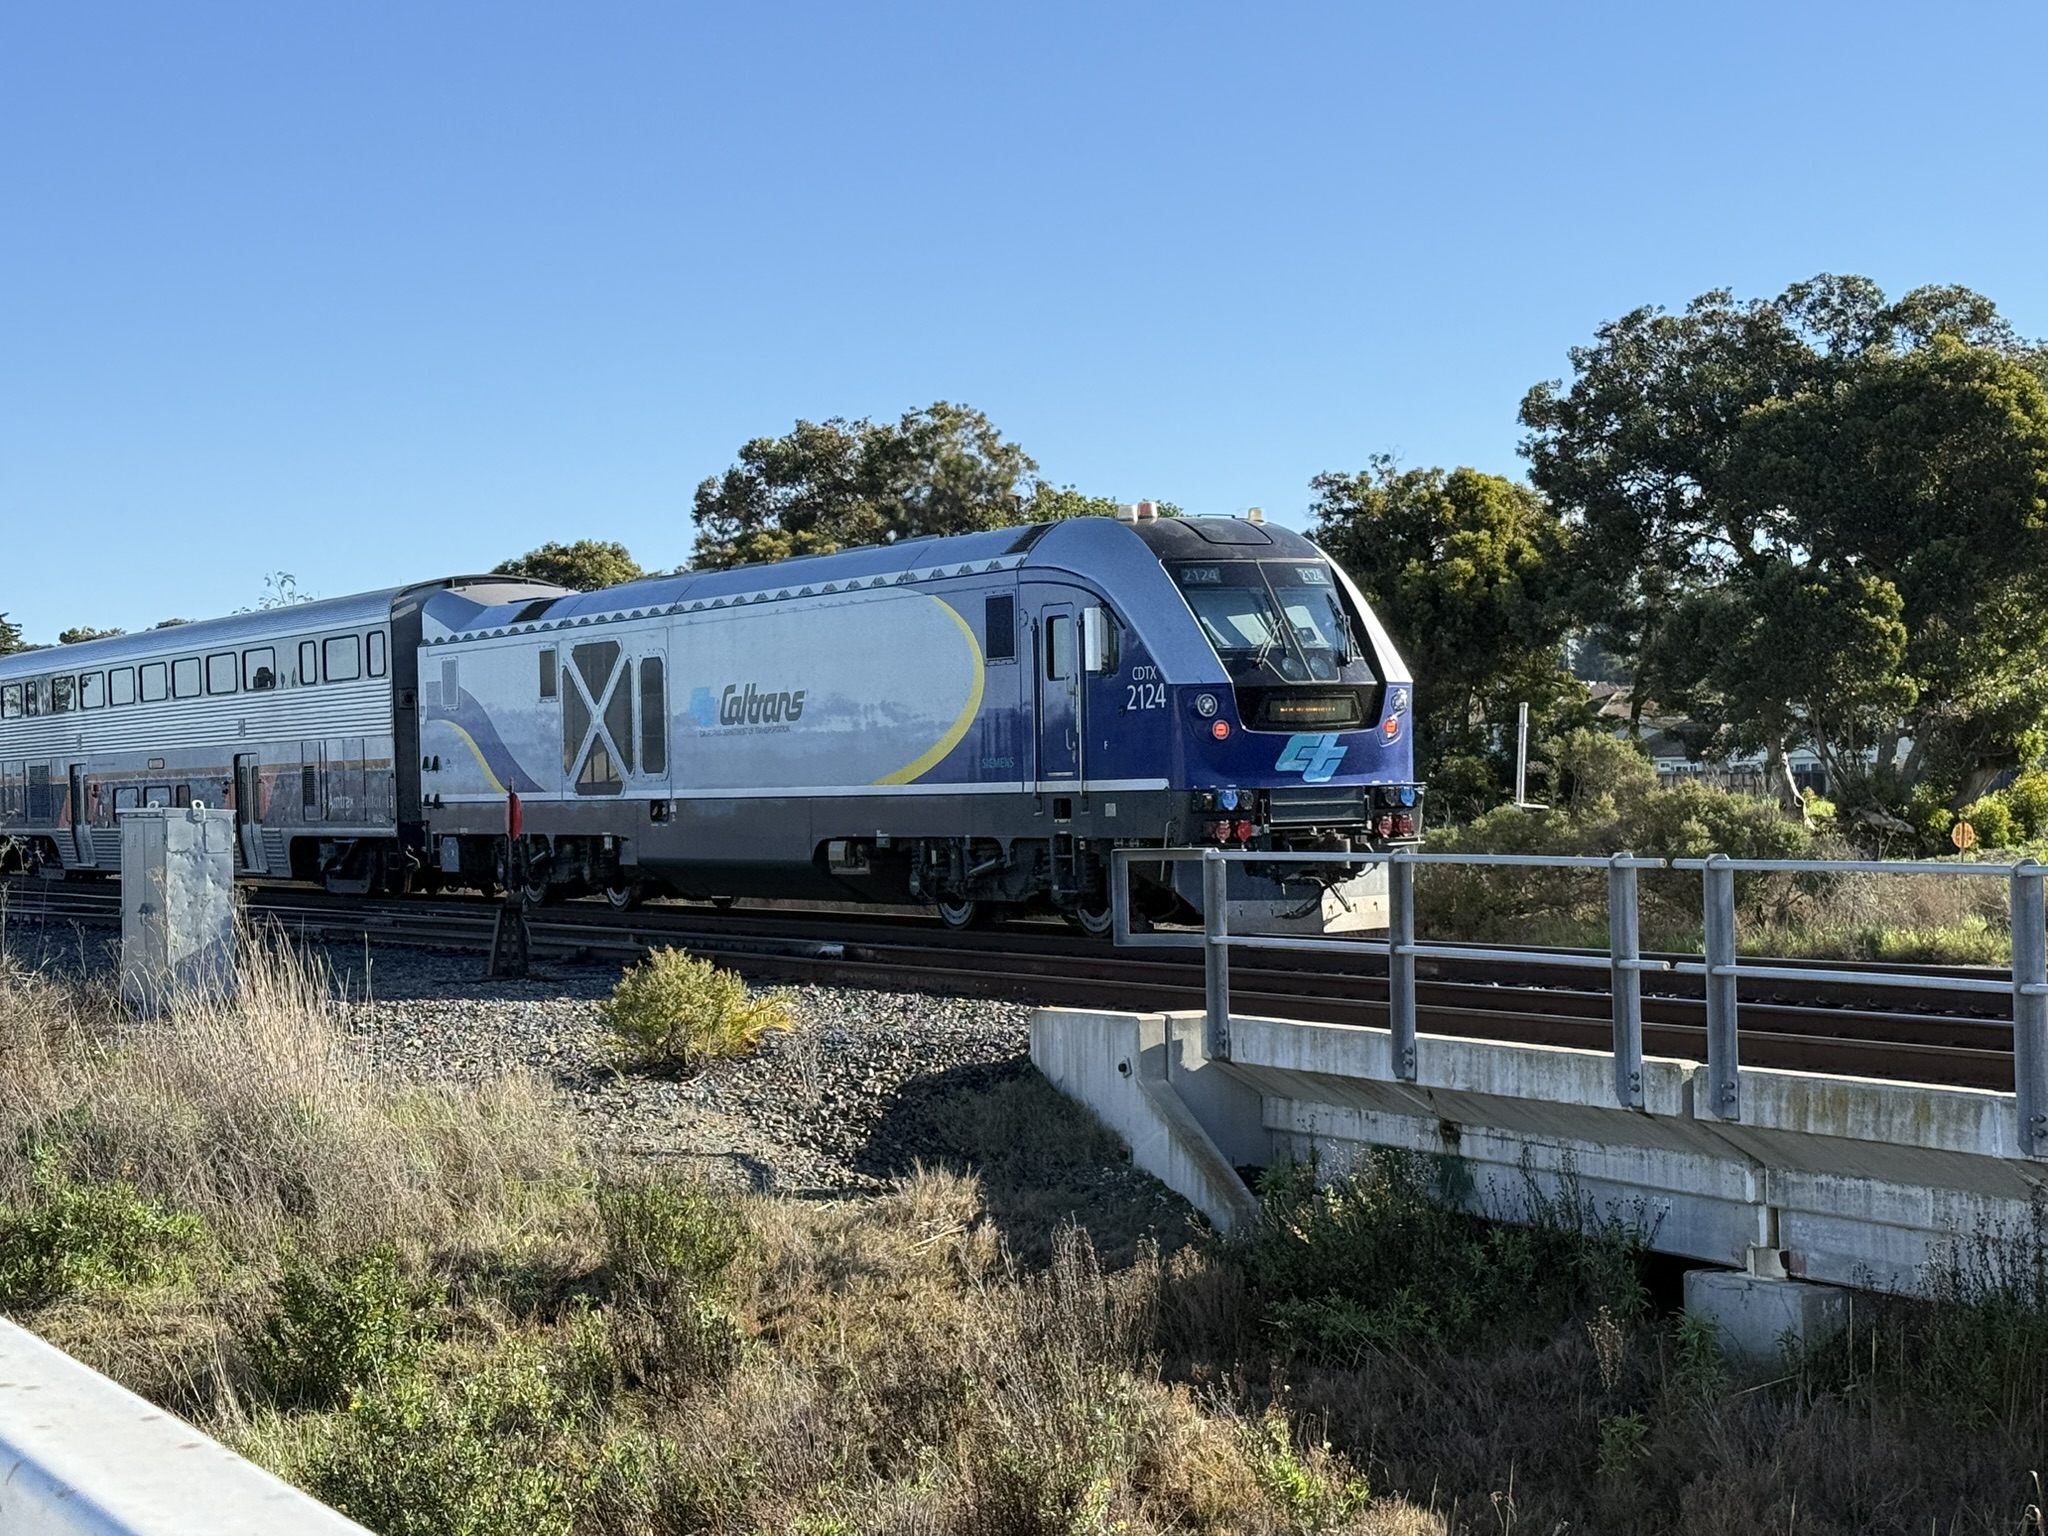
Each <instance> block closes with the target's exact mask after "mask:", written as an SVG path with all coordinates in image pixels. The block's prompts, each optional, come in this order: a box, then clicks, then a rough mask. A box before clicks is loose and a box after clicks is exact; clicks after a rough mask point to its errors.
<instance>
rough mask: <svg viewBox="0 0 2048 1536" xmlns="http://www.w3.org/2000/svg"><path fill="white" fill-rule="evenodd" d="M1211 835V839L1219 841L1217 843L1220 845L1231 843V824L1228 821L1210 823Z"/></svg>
mask: <svg viewBox="0 0 2048 1536" xmlns="http://www.w3.org/2000/svg"><path fill="white" fill-rule="evenodd" d="M1209 835H1210V836H1211V837H1213V838H1215V839H1216V841H1217V842H1219V843H1227V842H1229V841H1230V823H1229V822H1227V821H1212V822H1210V823H1209Z"/></svg>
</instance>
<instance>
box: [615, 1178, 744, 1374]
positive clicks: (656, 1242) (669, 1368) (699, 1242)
mask: <svg viewBox="0 0 2048 1536" xmlns="http://www.w3.org/2000/svg"><path fill="white" fill-rule="evenodd" d="M597 1209H598V1218H599V1221H600V1223H601V1224H602V1226H603V1229H604V1255H605V1270H606V1273H607V1275H608V1276H609V1278H610V1281H611V1288H612V1299H613V1301H614V1303H615V1305H614V1307H613V1310H612V1313H611V1318H610V1321H611V1346H612V1352H613V1355H614V1357H615V1358H616V1360H617V1362H618V1368H619V1369H620V1370H621V1371H622V1372H623V1373H624V1374H625V1375H626V1376H627V1377H628V1378H629V1379H632V1380H635V1381H651V1380H653V1379H655V1378H657V1377H668V1378H670V1379H672V1380H674V1381H677V1382H679V1383H683V1384H687V1383H690V1382H693V1381H697V1380H701V1379H704V1378H705V1377H708V1376H710V1375H713V1374H715V1373H716V1372H718V1371H719V1370H722V1369H723V1368H724V1367H725V1366H727V1365H728V1364H729V1363H730V1362H731V1360H732V1358H733V1356H734V1354H735V1353H736V1352H737V1350H738V1348H739V1340H740V1336H739V1330H738V1329H737V1328H736V1327H735V1326H734V1324H733V1321H732V1318H731V1315H730V1311H729V1309H730V1306H731V1302H732V1299H733V1295H734V1291H735V1283H734V1276H733V1273H732V1271H733V1268H734V1266H735V1264H736V1263H737V1262H738V1261H739V1259H740V1256H741V1255H742V1254H743V1253H744V1252H745V1251H746V1248H747V1241H748V1234H747V1228H746V1224H745V1222H744V1221H743V1220H742V1219H741V1216H740V1213H739V1211H738V1210H737V1209H736V1208H735V1207H734V1206H733V1204H732V1203H731V1202H730V1201H729V1200H725V1199H721V1198H720V1197H719V1196H718V1195H716V1194H714V1193H713V1192H712V1191H711V1190H710V1189H708V1188H706V1187H705V1186H703V1185H701V1184H690V1183H683V1182H681V1181H678V1180H674V1179H664V1178H659V1177H656V1178H648V1179H641V1180H636V1181H632V1182H622V1183H612V1184H608V1185H606V1186H604V1187H603V1188H601V1189H600V1190H599V1191H598V1196H597Z"/></svg>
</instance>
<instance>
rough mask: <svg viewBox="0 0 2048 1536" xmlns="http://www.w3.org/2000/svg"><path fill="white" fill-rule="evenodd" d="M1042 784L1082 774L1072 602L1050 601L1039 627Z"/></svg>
mask: <svg viewBox="0 0 2048 1536" xmlns="http://www.w3.org/2000/svg"><path fill="white" fill-rule="evenodd" d="M1034 628H1035V630H1036V638H1037V642H1038V643H1037V646H1036V650H1037V653H1038V655H1037V667H1036V671H1037V674H1038V778H1039V783H1040V785H1041V787H1043V786H1044V785H1046V784H1048V783H1057V784H1061V785H1065V784H1071V783H1074V782H1076V781H1077V780H1079V779H1080V777H1081V742H1082V737H1083V727H1082V721H1081V626H1080V621H1079V619H1078V617H1077V615H1076V607H1075V605H1074V604H1073V603H1072V602H1056V603H1047V604H1045V606H1043V607H1042V608H1040V609H1039V613H1038V623H1037V624H1036V625H1035V626H1034Z"/></svg>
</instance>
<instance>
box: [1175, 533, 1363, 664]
mask: <svg viewBox="0 0 2048 1536" xmlns="http://www.w3.org/2000/svg"><path fill="white" fill-rule="evenodd" d="M1173 574H1174V581H1175V583H1176V584H1177V585H1178V586H1179V587H1180V592H1181V596H1182V597H1184V598H1185V599H1186V600H1187V605H1188V608H1189V609H1190V610H1191V611H1192V612H1193V613H1194V616H1195V618H1196V620H1197V622H1199V623H1200V624H1201V626H1202V633H1203V634H1204V635H1206V636H1207V637H1208V639H1209V643H1210V644H1211V645H1213V646H1215V647H1216V654H1217V656H1219V657H1220V658H1221V659H1222V661H1223V664H1224V666H1225V667H1227V668H1228V669H1229V671H1230V675H1231V677H1232V678H1233V679H1234V680H1235V681H1238V682H1243V683H1276V682H1279V683H1356V684H1370V683H1375V682H1377V681H1379V679H1378V678H1377V677H1375V676H1374V675H1373V670H1372V661H1371V658H1370V657H1369V656H1368V655H1367V654H1366V649H1365V641H1364V636H1363V633H1362V630H1361V626H1360V625H1359V623H1358V620H1357V618H1356V616H1355V615H1354V614H1353V613H1352V612H1351V610H1350V605H1349V604H1348V603H1346V602H1345V600H1344V594H1343V592H1342V591H1341V590H1340V589H1339V588H1338V586H1337V584H1336V582H1335V581H1334V580H1332V579H1331V576H1330V570H1329V567H1328V566H1326V565H1323V564H1321V563H1320V562H1317V561H1307V560H1218V561H1206V560H1205V561H1188V562H1184V563H1180V564H1176V565H1175V566H1174V567H1173Z"/></svg>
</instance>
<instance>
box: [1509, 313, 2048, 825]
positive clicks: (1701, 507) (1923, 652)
mask: <svg viewBox="0 0 2048 1536" xmlns="http://www.w3.org/2000/svg"><path fill="white" fill-rule="evenodd" d="M2044 360H2048V354H2044V353H2043V351H2042V349H2041V348H2040V347H2038V346H2031V345H2028V344H2026V343H2023V342H2022V341H2020V340H2019V339H2018V338H2017V337H2016V336H2014V334H2013V333H2012V330H2011V328H2010V327H2009V326H2008V325H2007V324H2006V323H2005V322H2004V321H2003V320H2002V319H2001V318H2000V317H1999V315H1998V313H1997V310H1996V308H1995V307H1994V306H1993V304H1992V303H1991V301H1990V300H1989V299H1986V298H1984V297H1983V296H1982V295H1980V294H1976V293H1972V292H1970V291H1969V290H1968V289H1963V288H1953V287H1942V288H1921V289H1916V290H1914V291H1913V292H1911V293H1908V294H1906V295H1905V296H1904V297H1903V298H1900V299H1898V300H1896V301H1891V300H1887V299H1886V297H1885V296H1884V294H1883V292H1882V291H1881V290H1880V289H1879V288H1878V287H1877V285H1876V284H1874V283H1872V282H1870V281H1869V280H1868V279H1865V278H1858V277H1835V276H1827V275H1823V276H1820V277H1816V278H1814V279H1812V280H1811V281H1808V282H1804V283H1799V284H1795V285H1794V286H1792V287H1791V288H1789V289H1787V290H1786V291H1785V292H1784V293H1783V294H1781V295H1779V296H1778V297H1777V298H1775V299H1749V300H1737V299H1736V298H1735V297H1734V296H1733V295H1732V294H1731V293H1730V292H1729V291H1727V290H1725V289H1720V290H1715V291H1714V292H1711V293H1707V294H1703V295H1701V296H1700V297H1699V298H1697V299H1695V300H1694V301H1693V302H1692V303H1691V304H1690V305H1688V306H1687V307H1686V309H1685V310H1684V312H1683V313H1681V314H1670V313H1667V312H1665V311H1663V310H1661V309H1651V308H1645V309H1638V310H1635V311H1633V312H1631V313H1629V314H1627V315H1624V316H1623V317H1622V318H1621V319H1619V320H1615V321H1611V322H1609V323H1608V324H1606V325H1603V326H1601V327H1600V328H1599V330H1598V331H1597V332H1596V335H1595V340H1594V342H1593V344H1592V345H1590V346H1585V347H1577V348H1574V349H1573V350H1572V353H1571V362H1572V368H1573V372H1574V378H1573V379H1572V381H1571V384H1570V386H1569V387H1565V386H1563V385H1562V384H1560V383H1550V384H1541V385H1538V386H1537V387H1536V388H1534V389H1532V390H1531V391H1529V393H1528V395H1527V396H1526V398H1525V399H1524V400H1523V403H1522V412H1521V417H1522V421H1523V423H1524V425H1526V426H1527V427H1528V428H1529V436H1528V437H1527V438H1526V439H1525V440H1524V444H1523V450H1524V452H1525V453H1526V454H1527V456H1528V458H1529V462H1530V474H1531V479H1532V480H1533V481H1534V482H1535V484H1536V485H1537V487H1538V488H1539V489H1541V490H1542V491H1544V492H1546V493H1547V494H1548V495H1549V497H1550V498H1551V500H1552V502H1553V503H1554V504H1555V505H1556V506H1557V507H1558V509H1559V511H1560V512H1561V513H1563V514H1564V515H1565V516H1566V517H1567V518H1568V519H1570V520H1572V521H1573V522H1574V523H1575V524H1576V526H1577V528H1578V537H1577V539H1576V541H1575V558H1574V561H1573V567H1574V572H1575V580H1574V582H1573V593H1572V601H1573V605H1574V606H1575V607H1576V609H1577V611H1578V612H1579V613H1580V614H1581V615H1582V616H1583V617H1584V618H1585V619H1586V620H1587V621H1588V622H1589V623H1590V624H1591V625H1592V626H1593V627H1594V629H1595V632H1596V635H1597V637H1598V639H1599V640H1600V642H1601V643H1602V644H1603V645H1605V646H1607V647H1608V648H1609V649H1611V650H1613V651H1615V652H1616V653H1617V654H1619V655H1621V656H1623V657H1624V658H1626V659H1627V660H1629V661H1630V662H1632V663H1633V664H1634V667H1635V689H1636V702H1637V706H1638V708H1639V709H1640V707H1641V705H1642V703H1643V702H1644V701H1646V700H1648V699H1650V698H1653V697H1654V698H1656V699H1657V700H1659V701H1660V702H1661V703H1663V704H1665V705H1667V706H1672V707H1679V708H1686V709H1689V710H1692V711H1694V712H1696V713H1698V714H1700V715H1702V716H1703V717H1704V718H1706V719H1708V720H1710V721H1711V722H1713V723H1714V724H1716V725H1717V726H1719V727H1720V728H1721V730H1722V732H1723V744H1724V745H1728V746H1731V747H1732V746H1760V747H1762V748H1763V749H1764V750H1765V751H1766V752H1768V753H1769V755H1770V756H1771V758H1772V759H1773V761H1774V763H1776V764H1779V765H1782V763H1783V760H1784V753H1785V751H1786V750H1787V749H1788V748H1789V747H1791V746H1792V745H1795V744H1797V743H1800V742H1810V743H1811V744H1813V746H1814V747H1815V748H1816V750H1817V751H1818V752H1819V753H1820V754H1821V755H1822V757H1823V758H1824V760H1826V761H1827V762H1828V765H1829V767H1830V769H1831V770H1832V776H1833V777H1834V779H1835V781H1836V783H1837V784H1838V785H1840V786H1843V787H1845V788H1847V789H1848V790H1849V791H1850V792H1851V793H1852V795H1856V796H1869V797H1873V798H1878V799H1887V800H1895V799H1897V798H1898V797H1899V796H1900V795H1902V794H1904V793H1905V792H1907V791H1910V790H1911V789H1912V788H1913V786H1914V785H1915V784H1916V783H1918V782H1920V781H1921V780H1922V779H1923V778H1930V781H1934V780H1938V781H1939V782H1940V783H1941V784H1942V785H1943V786H1944V787H1945V788H1946V789H1947V790H1949V791H1951V792H1952V794H1953V796H1954V798H1955V800H1956V802H1957V803H1962V802H1963V801H1966V800H1968V799H1971V798H1974V796H1975V795H1976V794H1977V793H1979V792H1980V791H1981V790H1982V789H1983V787H1984V786H1985V785H1986V784H1988V783H1989V782H1990V780H1991V779H1992V778H1993V777H1995V776H1996V775H1997V774H1998V773H1999V772H2000V771H2001V770H2003V769H2005V768H2008V767H2011V766H2014V765H2016V764H2018V763H2020V762H2022V761H2025V760H2026V759H2028V758H2029V757H2032V756H2034V755H2036V754H2038V753H2039V752H2040V751H2041V750H2042V747H2043V745H2044V742H2048V734H2044V733H2048V672H2044V669H2043V668H2042V667H2041V665H2040V661H2041V659H2042V657H2043V656H2044V654H2048V387H2044V376H2048V366H2044ZM1905 737H1911V738H1912V740H1913V742H1914V747H1913V749H1912V752H1911V755H1910V756H1909V757H1908V758H1907V759H1906V760H1905V761H1904V762H1903V763H1902V764H1901V765H1900V768H1899V770H1898V772H1897V773H1896V774H1894V773H1893V771H1892V769H1891V767H1890V764H1891V763H1892V762H1893V760H1894V758H1895V757H1896V755H1897V754H1896V748H1897V746H1898V744H1899V743H1900V741H1901V740H1902V739H1903V738H1905ZM1871 747H1875V748H1876V749H1877V752H1876V756H1877V761H1878V768H1877V770H1876V771H1875V772H1873V773H1866V772H1865V771H1864V769H1863V765H1862V757H1861V753H1862V751H1863V750H1864V749H1867V748H1871ZM1787 785H1788V787H1789V780H1788V781H1787Z"/></svg>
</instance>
